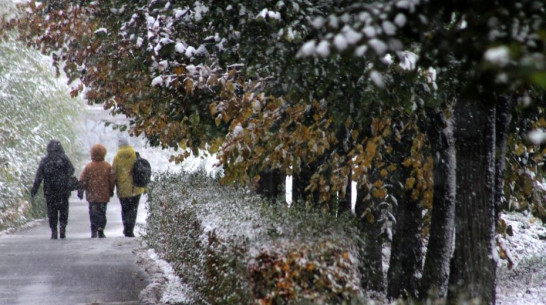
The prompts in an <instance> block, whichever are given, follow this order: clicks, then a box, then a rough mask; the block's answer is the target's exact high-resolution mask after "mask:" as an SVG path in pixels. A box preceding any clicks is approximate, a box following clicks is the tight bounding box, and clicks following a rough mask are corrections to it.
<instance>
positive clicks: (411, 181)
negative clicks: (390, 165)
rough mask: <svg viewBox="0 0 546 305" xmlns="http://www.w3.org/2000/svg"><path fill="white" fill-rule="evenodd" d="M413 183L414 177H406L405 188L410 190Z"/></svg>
mask: <svg viewBox="0 0 546 305" xmlns="http://www.w3.org/2000/svg"><path fill="white" fill-rule="evenodd" d="M414 185H415V178H413V177H409V178H408V179H406V185H405V188H406V190H407V191H409V190H411V189H412V188H413V186H414Z"/></svg>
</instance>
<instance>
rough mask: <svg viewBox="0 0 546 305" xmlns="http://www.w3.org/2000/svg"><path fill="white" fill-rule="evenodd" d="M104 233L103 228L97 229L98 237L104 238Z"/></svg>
mask: <svg viewBox="0 0 546 305" xmlns="http://www.w3.org/2000/svg"><path fill="white" fill-rule="evenodd" d="M105 237H106V235H104V230H102V229H99V238H105Z"/></svg>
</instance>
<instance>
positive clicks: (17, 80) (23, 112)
mask: <svg viewBox="0 0 546 305" xmlns="http://www.w3.org/2000/svg"><path fill="white" fill-rule="evenodd" d="M0 88H1V90H0V181H1V183H0V230H2V229H5V228H7V227H13V226H17V225H20V224H22V223H24V222H26V221H27V220H28V218H36V217H44V216H45V203H44V200H43V198H42V196H38V197H37V198H36V200H35V201H33V202H31V200H30V195H29V189H30V187H31V185H32V182H33V179H34V174H35V173H36V169H37V167H38V163H39V161H40V158H41V157H42V156H43V155H45V152H46V146H47V143H48V142H49V140H51V139H53V138H56V139H58V140H60V141H61V143H62V144H63V146H64V148H65V150H66V152H67V154H68V155H69V156H70V158H71V160H72V161H73V162H74V163H75V164H74V166H75V167H76V166H78V162H79V161H78V160H80V159H81V154H80V153H79V151H80V147H81V145H79V143H78V142H77V141H76V138H77V134H78V128H79V125H78V123H77V122H78V120H77V116H78V114H79V112H80V110H81V109H82V107H81V103H80V102H79V101H77V100H73V99H71V98H70V96H69V95H68V88H67V87H65V86H62V85H61V84H60V82H59V80H58V79H56V78H55V74H54V72H53V68H52V67H51V65H50V60H49V59H48V58H46V57H44V56H42V55H41V54H40V53H39V52H37V51H35V50H30V49H27V48H26V47H25V46H24V45H22V44H20V43H16V42H13V41H9V40H8V41H4V42H0ZM40 194H41V192H40Z"/></svg>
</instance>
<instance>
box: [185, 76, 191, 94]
mask: <svg viewBox="0 0 546 305" xmlns="http://www.w3.org/2000/svg"><path fill="white" fill-rule="evenodd" d="M184 90H185V91H186V93H188V94H190V93H192V92H193V81H192V80H191V79H189V78H187V79H186V80H185V81H184Z"/></svg>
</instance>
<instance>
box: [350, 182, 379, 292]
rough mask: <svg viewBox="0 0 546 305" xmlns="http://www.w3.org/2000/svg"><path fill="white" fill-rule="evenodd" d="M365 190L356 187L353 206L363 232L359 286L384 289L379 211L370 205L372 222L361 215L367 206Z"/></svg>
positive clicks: (376, 289) (377, 289)
mask: <svg viewBox="0 0 546 305" xmlns="http://www.w3.org/2000/svg"><path fill="white" fill-rule="evenodd" d="M366 193H367V192H366V191H365V190H362V189H360V188H358V189H357V199H356V206H355V213H356V216H357V217H359V220H360V221H359V224H360V231H361V232H362V233H363V239H364V249H363V251H364V252H363V253H361V255H360V257H361V258H362V261H361V262H360V273H361V275H362V279H361V286H362V288H364V289H368V290H374V291H381V292H382V291H384V290H385V280H384V274H383V238H382V236H381V233H382V232H381V223H379V222H378V221H377V220H379V219H380V216H381V211H380V210H379V209H377V208H374V207H371V210H372V215H373V218H374V221H373V222H370V221H369V220H368V219H367V218H366V217H361V215H362V213H363V212H364V211H365V210H366V208H367V207H368V206H367V205H366V204H365V203H364V202H363V198H364V197H365V196H364V194H366Z"/></svg>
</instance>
